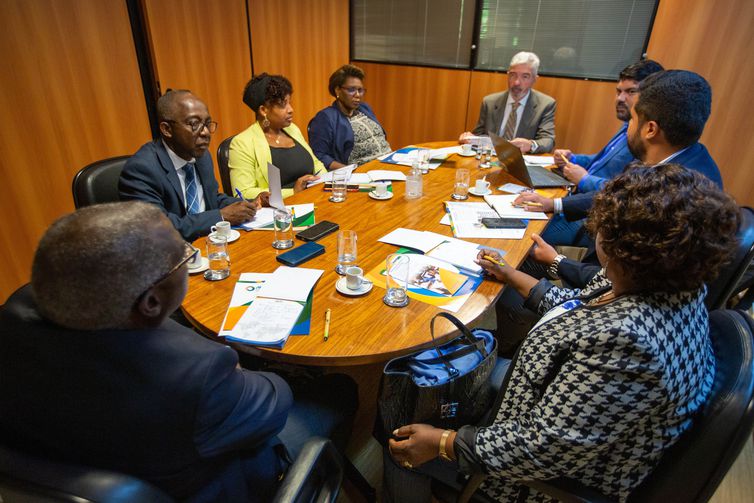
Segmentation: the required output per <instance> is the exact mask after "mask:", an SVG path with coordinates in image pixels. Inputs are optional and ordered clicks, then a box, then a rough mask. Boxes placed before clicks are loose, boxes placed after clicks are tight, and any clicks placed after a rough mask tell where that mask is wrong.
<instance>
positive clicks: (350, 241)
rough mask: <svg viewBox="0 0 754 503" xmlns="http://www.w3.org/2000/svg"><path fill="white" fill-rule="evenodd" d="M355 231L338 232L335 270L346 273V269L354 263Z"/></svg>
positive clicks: (342, 273)
mask: <svg viewBox="0 0 754 503" xmlns="http://www.w3.org/2000/svg"><path fill="white" fill-rule="evenodd" d="M356 257H357V254H356V231H340V232H338V265H337V266H336V267H335V272H337V273H338V274H340V275H345V274H346V269H348V268H349V267H351V266H355V265H356Z"/></svg>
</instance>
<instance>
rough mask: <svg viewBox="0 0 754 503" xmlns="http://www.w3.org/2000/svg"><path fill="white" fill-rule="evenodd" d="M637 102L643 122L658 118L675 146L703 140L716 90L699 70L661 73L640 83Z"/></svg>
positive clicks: (638, 112) (637, 112)
mask: <svg viewBox="0 0 754 503" xmlns="http://www.w3.org/2000/svg"><path fill="white" fill-rule="evenodd" d="M639 93H640V94H639V99H638V101H637V102H636V104H635V105H634V109H635V110H636V115H638V116H639V123H640V124H642V123H644V122H646V121H648V120H651V121H655V122H656V123H657V124H658V125H659V126H660V129H662V132H663V133H664V134H665V138H667V140H668V142H669V143H670V144H671V145H673V146H674V147H687V146H689V145H691V144H692V143H694V142H696V141H697V140H699V137H701V136H702V132H703V131H704V125H705V124H706V123H707V119H708V118H709V115H710V111H711V110H712V89H711V88H710V85H709V83H707V81H706V80H705V79H704V77H702V76H701V75H699V74H698V73H694V72H689V71H687V70H665V71H662V72H657V73H654V74H652V75H650V76H649V77H647V78H646V79H644V80H643V81H642V82H641V84H640V85H639Z"/></svg>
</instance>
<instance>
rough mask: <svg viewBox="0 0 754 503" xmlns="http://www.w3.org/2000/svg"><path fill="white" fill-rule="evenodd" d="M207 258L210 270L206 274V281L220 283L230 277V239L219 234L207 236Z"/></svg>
mask: <svg viewBox="0 0 754 503" xmlns="http://www.w3.org/2000/svg"><path fill="white" fill-rule="evenodd" d="M207 257H208V258H209V269H207V270H206V271H205V272H204V279H207V280H209V281H220V280H221V279H225V278H227V277H228V276H230V256H229V255H228V238H227V237H225V236H220V235H218V234H217V233H215V234H210V235H209V236H207Z"/></svg>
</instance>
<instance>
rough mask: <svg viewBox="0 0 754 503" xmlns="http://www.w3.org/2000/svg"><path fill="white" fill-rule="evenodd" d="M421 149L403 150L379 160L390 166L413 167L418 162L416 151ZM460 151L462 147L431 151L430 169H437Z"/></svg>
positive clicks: (408, 148) (409, 148)
mask: <svg viewBox="0 0 754 503" xmlns="http://www.w3.org/2000/svg"><path fill="white" fill-rule="evenodd" d="M419 149H420V147H406V148H402V149H400V150H396V151H395V152H390V153H389V154H385V155H383V156H382V157H379V160H380V161H381V162H385V163H388V164H399V165H401V166H412V165H413V164H414V162H415V161H416V151H417V150H419ZM460 151H461V147H460V145H459V146H457V147H446V148H436V149H429V159H430V160H429V169H437V167H438V166H440V164H442V162H443V161H444V160H445V159H447V157H448V156H449V155H450V154H457V153H459V152H460Z"/></svg>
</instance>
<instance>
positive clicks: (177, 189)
mask: <svg viewBox="0 0 754 503" xmlns="http://www.w3.org/2000/svg"><path fill="white" fill-rule="evenodd" d="M157 115H158V119H159V121H160V137H161V138H160V139H159V140H157V141H154V142H149V143H147V144H146V145H144V146H142V147H141V148H140V149H139V150H138V152H136V153H135V154H134V155H133V157H131V159H129V160H128V162H126V165H125V166H124V167H123V172H122V174H121V176H120V183H119V190H120V198H121V200H122V201H129V200H137V201H145V202H147V203H151V204H155V205H157V206H159V207H160V209H162V211H163V213H165V214H166V215H167V216H168V218H169V219H170V221H171V222H173V225H174V226H175V228H176V229H178V232H180V233H181V236H183V238H184V239H185V240H187V241H193V240H194V239H196V238H198V237H200V236H204V235H207V234H208V233H209V232H210V227H211V226H213V225H214V224H215V223H217V222H219V221H220V220H227V221H228V222H230V223H231V225H238V224H241V223H243V222H247V221H249V220H251V219H252V218H254V214H255V213H256V208H257V205H258V204H260V203H261V202H262V201H261V199H260V201H256V200H255V201H251V202H249V201H243V200H241V199H236V198H234V197H230V196H228V195H226V194H223V193H221V192H220V191H219V187H218V184H217V180H215V171H214V167H213V165H212V157H211V156H210V154H209V152H208V151H207V149H208V148H209V142H210V139H211V138H212V133H213V132H214V131H215V129H216V128H217V123H216V122H213V121H212V118H211V117H210V115H209V111H208V110H207V105H205V104H204V103H203V102H202V101H201V100H200V99H199V98H197V97H196V96H194V95H193V94H192V93H191V92H190V91H187V90H172V91H168V92H167V93H165V94H164V95H163V96H161V97H160V99H159V100H158V101H157Z"/></svg>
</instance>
